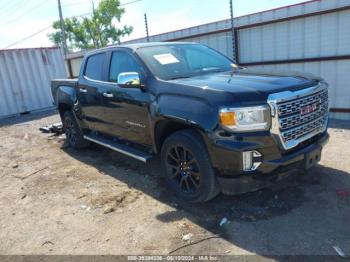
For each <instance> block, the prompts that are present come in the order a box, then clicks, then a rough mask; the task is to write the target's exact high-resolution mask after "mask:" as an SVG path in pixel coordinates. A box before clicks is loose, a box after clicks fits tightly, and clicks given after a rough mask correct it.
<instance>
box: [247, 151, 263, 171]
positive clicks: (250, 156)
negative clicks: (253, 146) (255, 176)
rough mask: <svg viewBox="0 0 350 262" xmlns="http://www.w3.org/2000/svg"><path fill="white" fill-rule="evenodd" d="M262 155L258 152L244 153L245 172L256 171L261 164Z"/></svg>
mask: <svg viewBox="0 0 350 262" xmlns="http://www.w3.org/2000/svg"><path fill="white" fill-rule="evenodd" d="M261 157H262V155H261V154H260V153H259V152H258V151H255V150H254V151H245V152H243V171H254V170H256V169H257V168H258V167H259V166H260V164H261V161H262V160H261Z"/></svg>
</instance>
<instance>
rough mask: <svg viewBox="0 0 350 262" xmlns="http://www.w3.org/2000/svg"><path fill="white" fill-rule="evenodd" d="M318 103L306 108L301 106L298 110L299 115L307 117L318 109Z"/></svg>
mask: <svg viewBox="0 0 350 262" xmlns="http://www.w3.org/2000/svg"><path fill="white" fill-rule="evenodd" d="M317 105H318V103H314V104H311V105H307V106H303V107H302V108H300V115H302V116H303V115H307V114H310V113H312V112H315V111H316V110H317V108H318V106H317Z"/></svg>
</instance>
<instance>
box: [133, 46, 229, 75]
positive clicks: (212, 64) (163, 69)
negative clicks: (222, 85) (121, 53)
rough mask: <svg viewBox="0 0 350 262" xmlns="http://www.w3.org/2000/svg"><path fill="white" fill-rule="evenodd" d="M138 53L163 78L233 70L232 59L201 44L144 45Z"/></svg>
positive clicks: (154, 72)
mask: <svg viewBox="0 0 350 262" xmlns="http://www.w3.org/2000/svg"><path fill="white" fill-rule="evenodd" d="M137 53H138V55H139V56H140V57H141V59H142V60H143V61H144V62H145V64H146V65H147V66H148V67H149V69H150V70H151V71H152V73H153V74H155V75H156V76H157V77H159V78H160V79H163V80H171V79H177V78H186V77H191V76H196V75H201V74H207V73H210V72H223V71H230V70H232V66H231V64H232V61H231V60H230V59H228V58H227V57H225V56H224V55H222V54H220V53H218V52H216V51H214V50H213V49H210V48H209V47H206V46H203V45H199V44H174V45H163V46H150V47H143V48H140V49H138V50H137Z"/></svg>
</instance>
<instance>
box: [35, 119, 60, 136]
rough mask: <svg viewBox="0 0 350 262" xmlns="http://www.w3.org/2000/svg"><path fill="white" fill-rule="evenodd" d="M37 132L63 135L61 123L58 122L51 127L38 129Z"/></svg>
mask: <svg viewBox="0 0 350 262" xmlns="http://www.w3.org/2000/svg"><path fill="white" fill-rule="evenodd" d="M39 130H40V131H41V132H43V133H54V134H62V133H63V125H62V123H61V122H59V123H55V124H52V125H48V126H43V127H40V128H39Z"/></svg>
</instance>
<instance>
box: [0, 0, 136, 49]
mask: <svg viewBox="0 0 350 262" xmlns="http://www.w3.org/2000/svg"><path fill="white" fill-rule="evenodd" d="M45 1H47V0H45ZM140 1H142V0H135V1H131V2H128V3H124V4H121V5H120V6H122V5H129V4H133V3H136V2H140ZM91 14H92V12H88V13H84V14H80V15H76V16H71V17H69V18H73V17H83V16H87V15H91ZM51 27H52V25H50V26H47V27H45V28H42V29H40V30H39V31H37V32H35V33H33V34H31V35H29V36H26V37H24V38H22V39H20V40H18V41H16V42H14V43H12V44H10V45H8V46H6V47H5V48H4V49H7V48H10V47H12V46H14V45H17V44H19V43H21V42H23V41H25V40H28V39H30V38H32V37H34V36H36V35H38V34H40V33H42V32H44V31H45V30H47V29H49V28H51Z"/></svg>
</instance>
